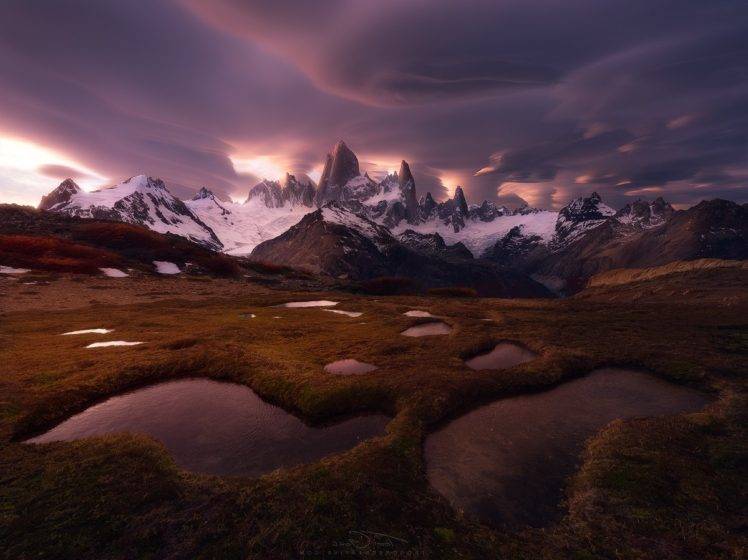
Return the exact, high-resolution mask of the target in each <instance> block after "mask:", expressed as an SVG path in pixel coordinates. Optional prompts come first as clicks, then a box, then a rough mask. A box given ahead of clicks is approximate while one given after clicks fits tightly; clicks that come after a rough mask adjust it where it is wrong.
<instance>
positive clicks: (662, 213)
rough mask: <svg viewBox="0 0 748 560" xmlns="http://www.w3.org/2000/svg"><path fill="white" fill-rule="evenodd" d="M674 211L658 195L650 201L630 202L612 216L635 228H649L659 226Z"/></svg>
mask: <svg viewBox="0 0 748 560" xmlns="http://www.w3.org/2000/svg"><path fill="white" fill-rule="evenodd" d="M674 213H675V210H674V209H673V207H672V206H670V204H668V203H667V202H665V201H664V200H663V199H662V197H658V198H656V199H655V200H654V201H652V202H647V201H646V200H636V201H634V202H631V203H629V204H627V205H626V206H624V207H623V208H621V209H620V210H619V211H618V212H616V213H615V216H614V217H615V219H616V220H617V221H618V222H619V223H621V224H624V225H629V226H631V227H634V228H636V229H649V228H653V227H657V226H661V225H662V224H664V223H665V222H667V221H668V220H669V219H670V218H671V217H672V215H673V214H674Z"/></svg>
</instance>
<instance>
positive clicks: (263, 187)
mask: <svg viewBox="0 0 748 560" xmlns="http://www.w3.org/2000/svg"><path fill="white" fill-rule="evenodd" d="M315 194H316V189H315V187H314V183H313V182H312V180H311V179H309V178H308V177H305V178H301V179H300V180H297V179H296V176H295V175H291V174H290V173H286V176H285V177H284V179H283V181H282V182H281V181H268V180H267V179H264V180H262V181H261V182H259V183H257V184H256V185H255V186H254V187H252V188H251V189H250V190H249V194H248V195H247V200H246V202H250V201H252V200H255V199H259V200H260V201H261V202H262V203H263V204H264V205H265V206H267V207H268V208H282V207H283V206H286V205H290V206H304V207H306V208H311V207H312V206H314V197H315Z"/></svg>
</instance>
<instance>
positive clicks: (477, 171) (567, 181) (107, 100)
mask: <svg viewBox="0 0 748 560" xmlns="http://www.w3.org/2000/svg"><path fill="white" fill-rule="evenodd" d="M746 61H748V8H747V7H746V5H745V3H743V2H739V1H735V0H712V1H710V2H703V1H700V0H664V1H662V2H657V3H656V4H653V3H652V2H651V1H648V0H610V1H607V2H600V1H599V0H568V1H567V2H563V3H560V2H557V1H555V0H502V1H500V2H499V1H495V0H485V1H476V2H470V3H461V2H451V1H448V0H430V1H426V0H380V1H378V2H371V1H369V0H308V1H305V0H296V1H291V0H254V1H242V0H149V1H147V2H145V1H131V2H121V1H119V0H100V1H98V2H88V1H86V0H54V1H53V0H47V1H45V0H38V1H35V2H29V1H27V0H6V1H5V2H3V3H2V6H0V77H1V78H2V79H0V139H2V138H5V139H7V140H8V141H9V143H6V144H3V143H2V142H0V150H2V149H3V146H4V145H7V146H14V145H16V144H14V142H15V143H17V142H23V143H26V144H24V145H31V146H35V147H36V148H34V149H35V150H36V151H35V152H34V153H36V154H47V153H53V154H56V156H55V157H54V158H52V159H47V160H45V159H44V157H46V156H43V155H39V156H38V157H40V158H41V160H39V161H37V160H36V159H35V160H34V168H33V171H29V170H26V169H25V170H23V171H19V170H18V169H16V168H15V167H13V168H11V167H10V166H9V164H8V165H4V164H3V163H2V162H4V161H5V162H7V161H10V160H12V154H10V155H8V154H6V155H3V154H2V153H0V200H14V201H19V200H22V199H23V196H24V195H23V192H24V189H25V190H26V192H27V193H28V194H27V202H36V201H37V200H38V198H39V196H40V195H41V194H42V193H43V192H45V191H47V190H49V189H50V188H51V187H53V186H54V182H55V181H57V179H59V178H60V177H62V176H63V175H76V176H78V177H84V176H88V185H89V187H93V186H96V185H97V184H105V183H106V182H114V181H117V180H120V179H122V178H124V177H127V176H130V175H133V174H136V173H141V172H142V173H149V174H152V175H157V176H161V177H162V178H164V179H165V180H166V181H167V182H168V183H169V184H170V186H173V187H174V190H175V192H177V193H178V194H181V195H187V194H189V193H191V192H192V191H194V190H195V189H196V188H198V187H200V186H204V185H207V186H209V187H211V188H214V189H215V190H217V191H220V192H224V193H232V194H234V195H236V196H237V197H243V196H244V195H245V193H246V191H247V189H248V188H249V187H250V186H251V185H252V184H253V182H254V181H256V180H257V179H259V178H262V177H263V176H264V175H266V174H270V175H274V174H277V173H279V172H280V171H281V170H286V169H288V170H290V171H294V172H297V173H307V174H309V175H311V176H314V175H315V173H318V172H319V166H320V164H321V162H322V156H323V155H324V153H325V152H326V151H327V150H328V149H329V147H330V146H331V145H332V144H334V142H335V141H337V140H338V139H340V138H343V139H345V140H346V142H347V143H348V144H349V145H350V146H351V147H352V148H353V149H354V150H355V151H356V153H357V154H358V155H359V157H360V159H361V161H362V164H363V166H364V168H365V169H369V170H370V171H371V173H372V175H375V174H378V173H383V172H386V171H388V170H390V169H395V168H397V166H398V165H399V162H400V159H403V158H404V159H406V160H408V161H409V162H411V164H412V165H411V167H412V169H413V170H414V173H415V177H416V182H417V186H418V190H419V192H420V193H421V194H423V193H425V191H426V190H431V191H432V192H433V193H434V194H435V195H436V196H438V197H444V196H448V195H449V194H450V193H451V192H453V189H454V187H455V186H456V185H457V184H461V185H463V186H465V187H466V191H467V194H468V197H469V198H470V199H472V200H473V201H476V202H477V201H479V199H482V198H490V199H492V200H497V201H499V202H502V203H509V204H512V205H517V204H522V203H524V202H528V203H530V204H536V205H543V206H558V205H560V204H564V203H566V202H567V201H568V199H569V198H570V197H572V196H575V195H578V194H585V193H588V192H590V191H592V190H598V191H599V192H601V193H602V194H603V196H604V197H605V198H606V200H608V201H610V203H611V204H613V205H618V204H622V203H623V202H625V201H626V200H627V199H630V198H632V197H637V196H645V197H650V196H653V195H654V196H657V195H659V194H662V195H663V196H665V197H666V198H669V199H672V200H673V201H674V202H676V203H678V204H681V205H688V204H692V203H694V202H697V201H698V200H700V199H702V198H710V197H715V196H722V197H727V198H732V199H736V200H741V201H745V200H748V194H747V193H746V191H747V190H748V189H746V177H748V62H746ZM45 150H46V151H45ZM61 166H65V167H68V168H70V172H69V173H65V172H64V170H63V169H62V168H61ZM269 178H274V177H269ZM47 180H48V182H47Z"/></svg>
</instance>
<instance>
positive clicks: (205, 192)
mask: <svg viewBox="0 0 748 560" xmlns="http://www.w3.org/2000/svg"><path fill="white" fill-rule="evenodd" d="M203 198H212V199H213V200H215V199H216V195H215V194H213V191H211V190H210V189H208V188H207V187H200V189H199V190H198V191H197V192H196V193H195V196H193V197H192V200H201V199H203Z"/></svg>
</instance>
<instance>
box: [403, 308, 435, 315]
mask: <svg viewBox="0 0 748 560" xmlns="http://www.w3.org/2000/svg"><path fill="white" fill-rule="evenodd" d="M403 315H405V316H406V317H436V315H432V314H431V313H429V312H428V311H421V310H420V309H412V310H410V311H406V312H405V313H403Z"/></svg>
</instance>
